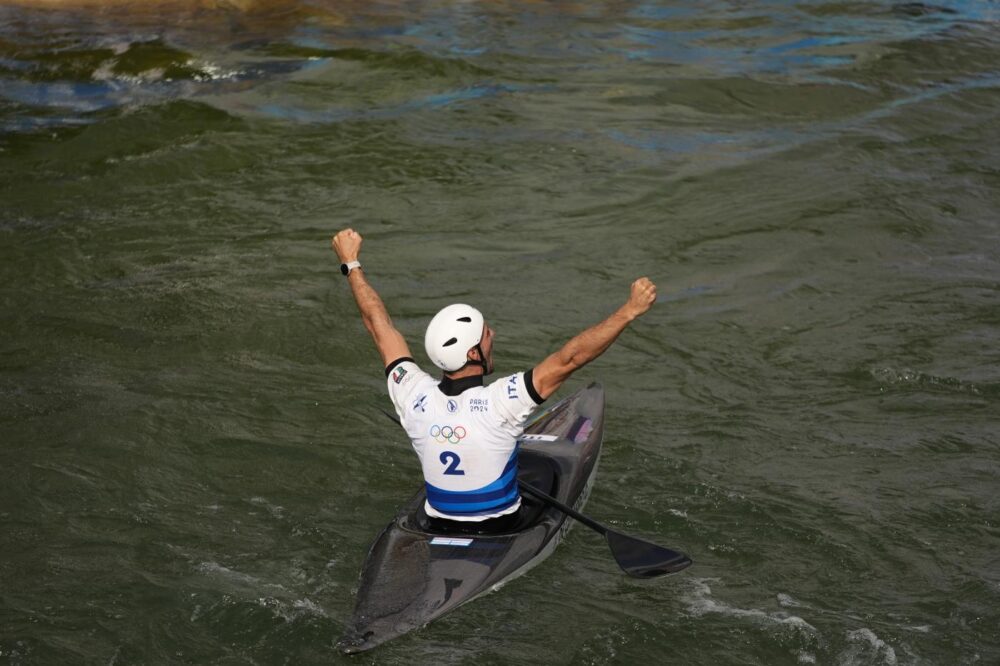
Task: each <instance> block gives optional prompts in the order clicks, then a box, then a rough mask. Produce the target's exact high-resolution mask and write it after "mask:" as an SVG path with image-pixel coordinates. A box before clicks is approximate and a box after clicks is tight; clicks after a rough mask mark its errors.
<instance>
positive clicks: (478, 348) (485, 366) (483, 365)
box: [469, 342, 493, 377]
mask: <svg viewBox="0 0 1000 666" xmlns="http://www.w3.org/2000/svg"><path fill="white" fill-rule="evenodd" d="M473 349H475V350H476V351H477V352H479V361H478V362H477V361H469V362H470V363H476V365H478V366H479V367H481V368H482V369H483V376H484V377H485V376H486V375H488V374H490V373H491V372H493V370H492V369H490V364H489V363H488V362H487V361H486V354H484V353H483V345H482V343H481V342H477V343H476V346H475V347H473Z"/></svg>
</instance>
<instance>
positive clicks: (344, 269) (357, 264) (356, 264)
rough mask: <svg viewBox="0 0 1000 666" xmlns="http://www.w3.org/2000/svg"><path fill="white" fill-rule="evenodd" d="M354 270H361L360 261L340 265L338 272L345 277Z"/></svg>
mask: <svg viewBox="0 0 1000 666" xmlns="http://www.w3.org/2000/svg"><path fill="white" fill-rule="evenodd" d="M355 268H361V262H360V261H349V262H347V263H346V264H341V265H340V272H341V273H343V274H344V275H347V274H348V273H350V272H351V271H352V270H353V269H355Z"/></svg>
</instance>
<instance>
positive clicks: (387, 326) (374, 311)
mask: <svg viewBox="0 0 1000 666" xmlns="http://www.w3.org/2000/svg"><path fill="white" fill-rule="evenodd" d="M362 240H363V239H362V238H361V234H359V233H358V232H356V231H355V230H354V229H344V230H342V231H340V232H338V233H337V234H336V235H335V236H334V237H333V240H332V241H331V243H330V244H331V246H332V247H333V250H334V252H336V253H337V256H339V257H340V261H341V262H342V263H345V264H346V263H349V262H351V261H356V260H357V258H358V254H359V253H360V252H361V242H362ZM347 282H348V284H350V286H351V293H352V294H354V301H355V302H356V303H357V304H358V311H359V312H360V313H361V321H362V322H363V323H364V325H365V328H366V329H368V333H369V334H370V335H371V336H372V341H373V342H374V343H375V347H377V348H378V352H379V354H380V355H381V356H382V366H383V367H385V366H387V365H388V364H389V363H392V362H393V361H395V360H397V359H400V358H403V357H404V356H410V348H409V347H408V346H407V344H406V340H405V339H403V335H402V334H401V333H400V332H399V331H398V330H397V329H396V327H395V326H393V324H392V319H391V318H390V317H389V312H388V310H386V309H385V303H383V302H382V298H381V297H380V296H379V295H378V292H376V291H375V289H374V288H373V287H372V286H371V285H370V284H369V283H368V279H367V278H365V274H364V271H362V270H361V269H360V268H355V269H354V270H352V271H351V272H350V273H349V274H348V276H347Z"/></svg>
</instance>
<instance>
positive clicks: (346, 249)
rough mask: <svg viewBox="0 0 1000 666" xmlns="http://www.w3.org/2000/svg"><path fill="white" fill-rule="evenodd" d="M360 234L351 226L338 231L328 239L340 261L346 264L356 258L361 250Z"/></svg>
mask: <svg viewBox="0 0 1000 666" xmlns="http://www.w3.org/2000/svg"><path fill="white" fill-rule="evenodd" d="M362 240H364V239H362V238H361V234H359V233H358V232H357V231H355V230H354V229H351V228H347V229H343V230H341V231H338V232H337V233H336V235H334V237H333V239H331V241H330V247H332V248H333V251H334V252H336V253H337V256H338V257H340V263H342V264H346V263H349V262H352V261H357V260H358V253H360V252H361V241H362Z"/></svg>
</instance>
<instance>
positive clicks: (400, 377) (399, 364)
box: [385, 357, 432, 388]
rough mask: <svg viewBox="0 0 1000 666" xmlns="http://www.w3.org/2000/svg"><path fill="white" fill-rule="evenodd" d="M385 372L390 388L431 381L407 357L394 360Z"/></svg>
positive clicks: (415, 363) (428, 376)
mask: <svg viewBox="0 0 1000 666" xmlns="http://www.w3.org/2000/svg"><path fill="white" fill-rule="evenodd" d="M385 372H386V377H387V378H388V379H387V381H388V382H389V385H390V387H392V386H393V385H395V386H396V387H399V388H403V387H406V386H408V385H410V384H412V383H413V382H414V381H420V380H425V381H426V380H428V379H432V378H431V376H430V375H429V374H427V373H426V372H424V371H423V370H421V369H420V366H419V365H417V362H416V361H414V360H413V359H412V358H408V357H404V358H400V359H396V360H395V361H393V362H392V363H390V364H389V365H387V366H386V368H385Z"/></svg>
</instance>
